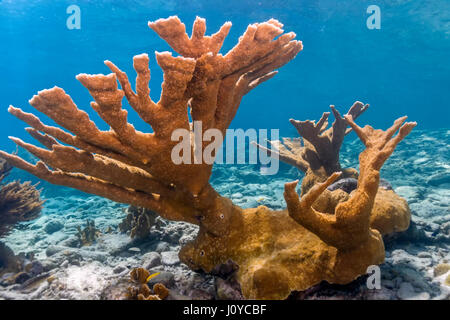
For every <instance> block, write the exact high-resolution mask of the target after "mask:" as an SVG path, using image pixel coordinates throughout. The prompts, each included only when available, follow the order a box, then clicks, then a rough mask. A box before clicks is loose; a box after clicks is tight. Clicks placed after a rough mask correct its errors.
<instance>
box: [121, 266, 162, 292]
mask: <svg viewBox="0 0 450 320" xmlns="http://www.w3.org/2000/svg"><path fill="white" fill-rule="evenodd" d="M149 276H150V272H148V271H147V270H146V269H144V268H135V269H133V270H131V272H130V279H131V282H132V283H133V286H131V287H129V288H128V290H127V299H129V300H164V299H166V298H167V297H168V296H169V289H167V288H166V287H165V286H164V285H163V284H162V283H155V284H154V285H153V291H152V290H150V288H149V287H148V285H147V282H148V280H147V279H148V278H149Z"/></svg>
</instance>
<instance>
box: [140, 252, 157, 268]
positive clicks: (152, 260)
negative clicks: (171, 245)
mask: <svg viewBox="0 0 450 320" xmlns="http://www.w3.org/2000/svg"><path fill="white" fill-rule="evenodd" d="M161 263H162V261H161V255H160V254H159V253H158V252H147V253H146V254H144V255H143V256H142V266H143V268H144V269H147V270H150V269H151V268H153V267H156V266H159V265H160V264H161Z"/></svg>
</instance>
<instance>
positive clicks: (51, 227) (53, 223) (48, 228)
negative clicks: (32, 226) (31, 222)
mask: <svg viewBox="0 0 450 320" xmlns="http://www.w3.org/2000/svg"><path fill="white" fill-rule="evenodd" d="M62 228H64V224H62V223H61V222H60V221H59V220H50V221H49V222H47V223H46V224H45V226H44V231H45V232H46V233H48V234H52V233H54V232H56V231H59V230H61V229H62Z"/></svg>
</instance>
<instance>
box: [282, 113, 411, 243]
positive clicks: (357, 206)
mask: <svg viewBox="0 0 450 320" xmlns="http://www.w3.org/2000/svg"><path fill="white" fill-rule="evenodd" d="M345 119H346V120H347V122H348V123H349V125H350V126H351V127H352V128H353V130H354V131H355V132H356V133H357V134H358V136H359V137H360V138H361V140H363V142H364V144H365V145H366V149H365V150H364V151H363V152H362V153H361V154H360V157H359V163H360V174H359V178H358V187H357V189H356V190H355V192H354V193H353V194H352V195H351V196H350V198H349V199H348V200H347V201H345V202H341V203H339V204H338V205H337V206H336V209H335V214H334V215H330V214H324V213H320V212H318V211H317V210H315V209H314V208H313V204H314V202H315V201H316V199H317V198H318V197H319V196H320V195H321V194H322V193H323V192H324V191H325V189H326V188H327V187H328V186H329V185H330V184H331V183H333V182H334V181H335V180H336V179H337V178H338V177H339V175H340V173H333V174H332V175H331V176H330V177H328V179H327V180H326V181H325V182H323V183H319V184H316V185H314V186H313V187H312V188H311V189H309V191H308V192H306V193H305V194H304V195H303V196H302V198H301V199H300V200H299V198H298V195H297V193H296V192H295V187H296V185H297V181H294V182H291V183H287V184H286V185H285V200H286V203H287V206H288V211H289V215H290V216H291V217H292V218H293V219H294V220H295V221H297V222H298V223H299V224H301V225H302V226H304V227H305V228H307V229H308V230H310V231H311V232H313V233H314V234H316V235H318V236H319V237H320V238H321V239H322V240H323V241H324V242H326V243H328V244H329V245H332V246H335V247H337V248H338V249H342V250H348V249H351V248H354V247H357V246H360V245H361V243H364V242H365V241H367V239H368V238H369V234H370V230H369V229H370V227H369V224H370V213H371V211H372V208H373V204H374V201H375V196H376V194H377V191H378V184H379V178H380V177H379V170H380V169H381V166H382V165H383V163H384V162H385V161H386V160H387V158H388V157H389V156H390V155H391V154H392V152H393V151H394V149H395V147H396V145H397V144H398V143H399V142H400V141H401V140H402V139H403V138H404V137H406V136H407V135H408V134H409V132H411V130H412V128H414V126H415V125H416V123H415V122H408V123H405V124H404V125H403V126H402V124H403V122H404V121H405V120H406V117H403V118H399V119H397V120H396V121H395V122H394V125H393V126H392V127H390V128H389V129H387V130H386V131H383V130H375V129H373V128H372V127H370V126H366V127H364V128H360V127H359V126H358V125H357V124H356V123H355V122H354V121H353V119H352V116H351V115H346V116H345ZM397 130H399V133H398V135H397V136H395V137H394V138H392V136H393V135H394V134H395V132H396V131H397Z"/></svg>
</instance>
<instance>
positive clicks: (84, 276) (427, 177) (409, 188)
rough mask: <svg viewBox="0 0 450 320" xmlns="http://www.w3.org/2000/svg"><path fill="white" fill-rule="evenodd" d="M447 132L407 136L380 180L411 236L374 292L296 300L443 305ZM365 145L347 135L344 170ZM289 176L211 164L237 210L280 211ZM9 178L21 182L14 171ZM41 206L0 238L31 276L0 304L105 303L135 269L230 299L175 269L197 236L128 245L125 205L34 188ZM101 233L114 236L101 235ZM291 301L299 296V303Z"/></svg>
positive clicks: (162, 235) (193, 291) (191, 293)
mask: <svg viewBox="0 0 450 320" xmlns="http://www.w3.org/2000/svg"><path fill="white" fill-rule="evenodd" d="M449 144H450V130H447V129H442V130H435V131H420V130H414V131H413V132H412V133H411V134H410V136H408V137H407V138H406V139H405V140H404V141H403V142H401V144H400V145H399V146H398V148H397V150H396V151H395V152H394V154H393V155H392V156H391V158H390V159H389V160H388V162H387V163H386V164H385V165H384V167H383V169H382V171H381V176H382V178H384V179H387V180H388V181H389V182H390V183H391V184H392V186H393V188H394V190H395V191H396V192H397V193H398V194H400V195H401V196H403V197H405V198H406V199H407V201H408V203H409V206H410V208H411V211H412V221H413V223H412V226H411V228H410V230H409V231H407V232H406V233H403V234H401V235H398V236H397V237H396V238H395V239H391V240H389V241H386V260H385V262H384V264H383V265H381V278H382V280H381V286H382V288H381V289H379V290H369V289H367V287H366V285H365V280H364V278H362V279H360V280H357V281H355V282H354V283H352V284H349V285H347V286H332V285H326V284H322V285H319V286H317V287H315V288H313V289H312V290H309V291H308V292H307V293H304V294H303V295H302V296H301V297H303V298H307V299H450V287H449V286H448V285H446V284H445V279H446V278H447V277H450V271H448V270H447V271H446V270H445V268H444V271H443V272H444V273H443V274H440V273H442V272H437V271H438V269H439V268H436V266H438V265H442V264H445V263H448V264H450V152H449V150H450V148H449ZM362 148H363V146H362V144H361V143H360V142H359V140H357V139H356V138H355V137H354V136H353V137H352V138H348V139H347V140H346V142H344V146H343V148H342V151H341V164H342V166H343V167H357V164H358V154H359V152H360V151H361V150H362ZM301 176H302V174H301V173H299V172H298V171H297V170H296V169H295V168H290V167H288V166H286V165H282V166H281V168H280V172H279V173H278V174H277V175H274V176H263V175H260V173H259V168H258V166H257V165H234V166H230V165H226V166H225V165H219V166H216V167H215V169H214V173H213V177H212V180H211V181H212V184H213V186H214V187H215V188H216V189H217V191H218V192H220V193H221V194H222V195H223V196H227V197H230V198H231V199H232V200H233V201H234V203H235V204H237V205H240V206H242V207H255V206H258V205H266V206H268V207H270V208H272V209H282V208H284V207H285V203H284V199H283V188H284V183H285V182H287V181H292V180H294V179H297V178H301ZM10 178H13V179H14V178H22V179H23V174H22V173H21V172H19V171H18V170H14V171H13V172H12V173H11V177H10ZM41 186H42V187H43V188H44V190H43V197H44V198H45V200H46V202H45V204H44V209H43V212H42V214H41V216H40V217H39V218H38V219H36V220H34V221H31V222H29V223H23V224H21V225H19V226H17V228H16V229H15V230H14V231H13V232H12V233H11V234H10V235H8V236H7V237H6V238H5V239H2V240H3V242H5V243H6V244H7V245H8V246H9V247H10V248H12V249H13V250H14V252H15V253H16V254H18V253H20V252H24V253H27V252H33V253H34V254H35V259H36V260H37V261H39V262H40V266H42V268H40V266H39V267H38V269H39V270H38V272H37V274H35V275H32V276H30V278H29V279H27V280H26V281H25V282H23V283H16V284H12V285H11V284H10V285H6V284H5V283H4V282H2V279H0V283H2V284H1V285H0V299H113V298H118V297H119V296H120V294H121V292H122V291H123V289H124V288H125V287H126V281H127V279H128V273H129V271H130V269H131V268H133V267H146V268H148V269H151V270H152V271H164V272H163V273H162V274H161V276H160V277H161V278H160V281H162V282H163V283H165V284H166V285H167V286H169V287H170V289H171V291H172V293H173V298H186V299H188V298H191V299H213V298H217V297H218V293H217V292H218V291H220V295H219V296H220V297H222V298H223V297H228V298H236V297H238V294H237V293H236V291H235V290H234V291H233V288H231V287H229V285H228V284H227V283H226V282H224V281H221V280H219V279H215V278H214V277H212V276H208V275H201V274H197V273H195V272H192V271H190V270H189V269H188V268H187V267H186V266H185V265H183V264H182V263H180V261H179V259H178V255H177V252H178V251H179V249H180V245H181V244H183V243H185V242H186V241H189V240H190V239H192V238H193V237H194V236H195V234H196V227H195V226H192V225H188V224H185V223H180V222H169V221H164V220H162V219H161V218H158V219H159V220H160V221H159V228H154V229H153V231H152V234H151V236H150V237H149V238H148V239H146V240H145V241H132V240H131V239H130V237H129V236H128V235H126V234H121V233H120V232H119V230H118V227H117V226H118V224H119V223H120V222H121V220H122V219H123V218H124V216H125V213H124V210H125V209H126V207H127V206H126V205H122V204H118V203H114V202H112V201H109V200H106V199H103V198H100V197H97V196H89V195H88V196H86V195H84V194H82V193H79V192H76V191H71V190H69V189H67V188H60V187H54V186H51V185H49V184H46V183H42V184H41ZM88 218H89V219H93V220H94V221H95V224H96V227H97V228H99V229H100V230H101V231H103V234H102V235H101V236H100V238H99V239H98V240H97V242H96V243H95V244H93V245H91V246H85V247H82V248H78V247H77V241H76V237H75V234H76V232H77V228H76V227H77V226H80V227H84V225H85V221H86V219H88ZM109 227H111V229H112V231H109V232H106V231H107V230H108V229H109ZM297 297H299V296H297Z"/></svg>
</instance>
